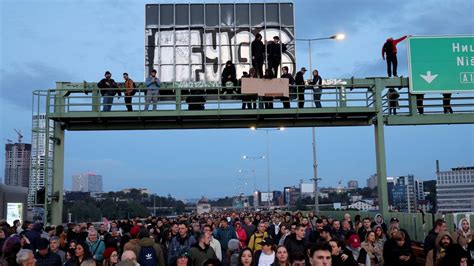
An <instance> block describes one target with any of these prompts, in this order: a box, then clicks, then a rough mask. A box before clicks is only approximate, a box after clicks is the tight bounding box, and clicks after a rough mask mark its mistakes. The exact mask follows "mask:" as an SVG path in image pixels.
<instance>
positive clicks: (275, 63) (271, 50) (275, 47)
mask: <svg viewBox="0 0 474 266" xmlns="http://www.w3.org/2000/svg"><path fill="white" fill-rule="evenodd" d="M284 52H286V45H285V44H284V43H280V37H278V36H274V37H273V41H270V42H268V44H267V62H268V68H269V69H271V70H272V71H273V77H277V76H278V68H279V66H280V64H281V54H282V53H284ZM265 72H266V71H265Z"/></svg>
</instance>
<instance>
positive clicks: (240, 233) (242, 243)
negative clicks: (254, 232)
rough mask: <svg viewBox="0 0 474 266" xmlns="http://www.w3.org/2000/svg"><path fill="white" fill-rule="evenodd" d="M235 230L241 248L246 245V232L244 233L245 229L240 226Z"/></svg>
mask: <svg viewBox="0 0 474 266" xmlns="http://www.w3.org/2000/svg"><path fill="white" fill-rule="evenodd" d="M235 232H236V233H237V237H238V238H239V241H240V246H241V247H242V248H244V247H246V243H247V233H245V230H244V229H243V228H240V229H236V230H235Z"/></svg>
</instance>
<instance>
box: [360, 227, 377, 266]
mask: <svg viewBox="0 0 474 266" xmlns="http://www.w3.org/2000/svg"><path fill="white" fill-rule="evenodd" d="M375 241H376V237H375V232H374V231H369V232H367V235H366V237H365V241H363V242H362V244H361V247H362V248H361V250H360V254H359V258H358V259H357V262H358V263H359V264H363V265H369V266H377V265H379V260H378V257H379V256H382V252H381V250H379V249H378V247H377V246H376V245H375V243H376V242H375Z"/></svg>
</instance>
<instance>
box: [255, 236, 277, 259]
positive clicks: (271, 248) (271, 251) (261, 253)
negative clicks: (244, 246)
mask: <svg viewBox="0 0 474 266" xmlns="http://www.w3.org/2000/svg"><path fill="white" fill-rule="evenodd" d="M258 244H260V246H262V249H261V250H257V251H256V252H255V255H254V256H255V263H256V264H257V265H264V266H270V265H271V264H272V263H273V262H274V261H275V243H274V242H273V239H272V238H271V237H265V238H264V239H263V240H262V241H261V242H259V243H258Z"/></svg>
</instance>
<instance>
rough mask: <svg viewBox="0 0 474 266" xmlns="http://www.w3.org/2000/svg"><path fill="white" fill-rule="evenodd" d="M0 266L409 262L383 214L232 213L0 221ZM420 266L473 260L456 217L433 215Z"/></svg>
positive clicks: (394, 223)
mask: <svg viewBox="0 0 474 266" xmlns="http://www.w3.org/2000/svg"><path fill="white" fill-rule="evenodd" d="M0 246H1V247H2V248H1V253H0V255H1V256H0V257H1V258H2V259H1V260H0V265H46V266H60V265H67V266H75V265H103V266H110V265H159V266H165V265H179V266H201V265H206V266H207V265H211V266H214V265H224V266H227V265H231V266H237V265H238V266H241V265H245V266H257V265H262V266H270V265H281V266H283V265H284V266H288V265H295V266H296V265H314V266H316V265H336V266H337V265H347V266H350V265H361V266H362V265H367V266H376V265H387V266H391V265H393V266H400V265H415V263H416V257H415V254H414V251H413V249H412V241H411V239H410V236H409V235H408V233H407V231H406V230H404V229H403V228H400V225H399V221H398V219H397V218H391V219H390V221H389V223H385V221H384V219H383V217H382V215H380V214H377V215H376V216H375V217H374V218H371V217H360V215H357V216H356V217H354V219H352V217H351V215H349V214H345V215H344V218H343V219H341V220H337V219H333V218H331V217H318V216H316V215H315V214H314V213H312V212H309V213H308V214H307V216H304V215H303V214H302V213H301V212H296V213H289V212H287V213H283V212H281V213H278V212H273V213H258V212H241V213H236V212H231V213H223V212H221V213H211V214H203V215H191V216H178V217H176V218H166V217H148V218H145V219H139V218H135V219H130V220H111V221H109V220H107V219H106V218H104V219H103V221H102V222H101V223H98V224H91V223H79V224H72V223H71V224H67V225H66V226H63V225H58V226H56V227H52V226H46V227H44V226H43V224H41V223H30V222H27V221H25V222H23V223H21V222H20V221H15V222H14V224H12V225H9V224H7V223H6V222H5V221H1V223H0ZM424 253H425V255H426V266H438V265H449V266H454V265H472V255H473V254H474V242H473V241H472V228H471V226H470V224H469V220H468V219H466V218H463V219H461V220H460V221H459V225H458V228H457V230H456V231H455V232H453V233H452V234H450V233H449V232H448V231H447V226H446V222H445V221H443V220H437V221H436V222H435V227H434V228H433V230H431V231H430V232H429V234H428V236H427V237H426V239H425V243H424Z"/></svg>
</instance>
